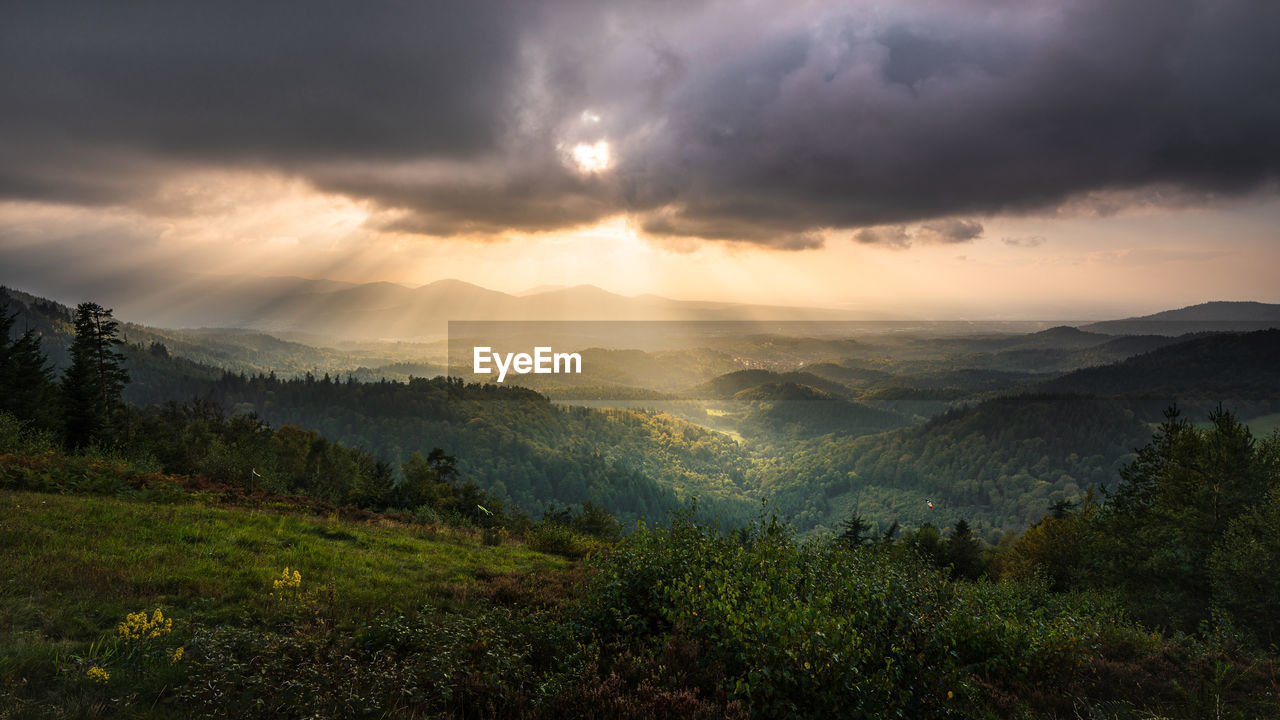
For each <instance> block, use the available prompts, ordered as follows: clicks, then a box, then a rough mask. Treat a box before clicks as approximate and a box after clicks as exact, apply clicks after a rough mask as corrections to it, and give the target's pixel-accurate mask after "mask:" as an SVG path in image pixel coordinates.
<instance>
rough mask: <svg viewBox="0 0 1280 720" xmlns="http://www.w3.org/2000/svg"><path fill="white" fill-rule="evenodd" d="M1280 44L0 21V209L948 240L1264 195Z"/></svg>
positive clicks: (538, 15) (1276, 20) (814, 16)
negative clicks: (255, 196) (1129, 198)
mask: <svg viewBox="0 0 1280 720" xmlns="http://www.w3.org/2000/svg"><path fill="white" fill-rule="evenodd" d="M1276 37H1280V4H1277V3H1274V2H1265V1H1263V0H1125V1H1123V2H1117V1H1116V0H1072V1H1068V0H1058V1H1053V2H1050V1H1048V0H1038V1H1037V0H947V1H945V2H944V1H943V0H915V1H911V2H901V3H891V4H876V5H872V4H867V3H817V2H814V3H804V2H800V3H775V2H688V3H651V2H639V1H638V0H637V1H636V2H616V3H600V2H587V1H586V0H581V1H573V0H564V1H557V0H551V1H549V2H545V3H528V2H518V1H516V0H509V1H508V2H438V3H390V2H372V3H338V2H332V3H330V2H325V3H321V2H306V3H259V2H255V3H233V2H220V3H174V2H168V1H166V2H152V3H125V4H120V3H102V2H89V1H87V0H86V1H83V2H66V3H35V2H32V3H26V2H15V3H6V4H5V5H4V8H3V10H0V66H3V67H4V68H5V70H4V72H3V73H0V106H3V107H4V108H5V111H4V112H3V113H0V196H2V197H3V198H5V199H25V200H38V201H48V202H61V203H72V204H88V205H124V206H130V207H135V208H148V207H150V208H153V209H155V211H156V212H160V211H165V210H164V208H162V207H161V205H162V203H159V201H158V200H157V198H158V197H159V196H160V195H161V194H162V193H161V188H163V187H164V185H165V183H166V181H167V180H169V179H171V178H173V177H177V176H181V175H183V174H189V173H192V172H201V171H219V170H237V171H238V170H250V171H268V172H271V173H280V174H283V175H286V176H292V177H297V178H301V179H303V180H305V181H306V182H308V183H310V184H311V185H313V186H314V187H316V188H318V189H319V190H322V191H324V192H327V193H336V194H341V195H345V196H347V197H350V198H352V199H354V200H357V201H363V202H368V203H371V204H372V205H373V206H374V207H376V208H377V209H378V212H376V213H373V214H372V215H371V217H372V218H376V220H371V221H370V222H371V223H375V224H376V228H380V229H383V230H388V231H396V232H409V233H421V234H425V235H437V236H447V235H468V236H472V235H473V236H484V235H500V234H503V233H506V232H508V231H525V232H527V231H539V230H557V229H564V228H568V227H573V226H580V225H585V224H590V223H593V222H596V221H599V220H601V219H603V218H607V217H612V216H616V215H618V214H625V215H627V216H629V217H630V218H631V219H632V221H633V223H632V225H633V226H634V227H636V228H638V229H639V230H640V231H641V232H643V233H644V234H646V235H648V236H650V237H653V238H656V239H667V240H669V241H672V242H681V241H685V240H688V239H694V240H697V239H707V240H725V241H745V242H750V243H758V244H763V245H769V246H774V247H778V248H792V249H799V248H810V247H814V246H817V245H820V244H822V242H823V241H824V239H825V238H827V237H831V236H833V235H836V236H839V235H845V236H848V237H851V238H854V239H856V240H857V241H859V242H864V243H880V244H884V245H888V246H897V247H904V246H907V245H911V244H913V243H924V242H933V243H938V242H958V241H965V240H971V239H973V238H975V237H978V236H979V235H980V234H981V232H982V225H981V223H980V222H979V221H977V220H972V219H964V218H983V217H990V216H995V215H1000V214H1010V213H1015V214H1016V213H1027V212H1041V211H1050V210H1053V209H1054V208H1058V207H1060V206H1063V205H1064V204H1069V203H1071V202H1073V201H1075V200H1078V199H1079V198H1081V197H1103V196H1105V197H1120V198H1123V197H1126V195H1125V193H1129V192H1132V191H1135V190H1139V191H1142V190H1144V189H1149V188H1163V189H1165V190H1166V191H1167V193H1168V196H1169V197H1177V198H1182V199H1185V198H1197V197H1221V196H1224V195H1235V194H1244V193H1248V192H1252V191H1255V190H1256V189H1257V188H1259V187H1261V186H1263V185H1265V184H1266V183H1267V182H1268V181H1269V180H1273V179H1274V178H1275V176H1276V174H1277V169H1278V168H1280V139H1278V138H1280V134H1277V132H1276V131H1275V128H1276V127H1278V126H1280V94H1278V93H1276V92H1275V89H1276V88H1277V87H1280V44H1277V43H1276V42H1275V41H1274V40H1275V38H1276ZM167 211H168V212H181V208H176V209H175V208H169V209H168V210H167ZM957 218H961V219H957Z"/></svg>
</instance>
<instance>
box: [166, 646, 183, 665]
mask: <svg viewBox="0 0 1280 720" xmlns="http://www.w3.org/2000/svg"><path fill="white" fill-rule="evenodd" d="M183 650H184V648H178V649H177V650H174V651H173V657H171V658H169V662H171V663H176V662H178V661H180V660H182V651H183Z"/></svg>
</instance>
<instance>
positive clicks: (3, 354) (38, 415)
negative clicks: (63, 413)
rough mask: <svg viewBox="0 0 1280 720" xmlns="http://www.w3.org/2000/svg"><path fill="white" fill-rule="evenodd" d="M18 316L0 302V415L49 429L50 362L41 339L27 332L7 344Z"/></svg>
mask: <svg viewBox="0 0 1280 720" xmlns="http://www.w3.org/2000/svg"><path fill="white" fill-rule="evenodd" d="M17 317H18V316H17V314H16V313H15V314H13V315H10V314H9V303H8V300H7V299H5V298H0V412H8V413H11V414H12V415H13V416H14V417H16V418H18V419H19V420H23V421H27V422H31V423H33V424H35V425H36V426H37V427H52V426H53V424H54V422H55V413H54V410H53V406H54V402H53V400H54V396H55V390H56V388H55V387H54V384H53V370H52V368H51V367H50V366H49V358H48V357H47V356H46V355H45V354H44V353H43V352H42V351H41V350H40V336H39V335H37V334H36V332H35V331H34V330H30V329H28V330H26V331H25V332H23V333H22V334H21V335H19V336H18V337H17V338H16V339H15V340H13V341H12V342H10V339H9V338H10V335H11V333H12V331H13V328H14V324H15V322H14V321H15V320H16V319H17Z"/></svg>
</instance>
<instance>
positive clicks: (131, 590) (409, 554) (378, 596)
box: [0, 491, 570, 659]
mask: <svg viewBox="0 0 1280 720" xmlns="http://www.w3.org/2000/svg"><path fill="white" fill-rule="evenodd" d="M0 547H2V548H4V551H3V552H0V577H3V578H4V580H3V581H0V635H2V636H6V637H9V638H15V637H16V636H17V635H18V634H19V633H21V634H23V635H25V636H27V639H28V640H30V639H32V635H33V634H34V636H35V637H36V638H40V639H41V641H43V642H51V643H57V642H62V641H71V642H73V643H74V642H80V641H85V640H89V639H92V638H93V637H95V636H97V634H99V633H101V632H103V631H110V630H111V629H113V628H114V627H115V624H116V623H117V622H119V621H120V620H121V619H123V617H124V616H125V614H127V613H129V612H133V611H136V610H139V609H142V608H154V607H157V606H159V607H163V608H165V609H166V612H168V613H169V614H171V615H173V616H174V617H177V618H180V619H182V620H188V619H199V620H202V621H206V622H217V621H229V620H233V619H240V620H244V619H248V620H250V622H252V616H253V615H254V614H256V613H259V612H261V613H267V612H269V610H270V604H271V603H270V599H269V597H268V593H269V592H270V588H271V581H272V580H273V579H274V578H275V577H278V576H279V574H280V571H281V570H282V569H283V568H284V567H285V566H288V567H290V568H294V569H297V570H299V571H300V572H301V573H302V577H303V582H304V584H305V586H307V587H310V588H323V593H324V594H325V595H326V596H328V603H327V604H328V605H329V608H328V610H329V612H330V613H331V614H330V617H331V618H332V619H333V620H335V621H337V622H339V623H343V622H355V621H358V620H359V619H360V618H361V617H363V616H365V615H367V614H368V613H370V612H374V611H377V610H380V609H393V608H400V609H405V610H411V609H415V608H419V607H422V606H423V605H451V604H456V603H457V602H459V601H462V602H465V601H466V600H467V599H468V598H469V597H474V596H477V595H480V596H483V595H486V594H492V589H493V585H494V584H495V582H497V583H501V582H502V581H507V582H510V580H511V579H512V578H513V577H519V576H528V575H548V574H555V573H559V572H563V571H566V570H568V569H569V568H570V563H569V562H568V561H567V560H564V559H561V558H558V557H555V556H550V555H545V554H542V553H537V552H534V551H532V550H529V549H526V548H525V547H524V546H523V545H520V544H515V543H511V542H507V543H504V544H502V545H499V546H486V545H484V544H482V543H481V541H480V538H479V536H477V535H474V534H470V533H466V532H462V531H453V530H433V529H430V528H423V527H414V526H405V525H398V524H392V523H389V522H387V523H384V524H380V525H379V524H370V523H352V522H339V521H336V520H327V519H324V518H311V517H300V516H296V515H289V514H281V513H278V512H272V511H261V510H258V511H255V510H239V509H225V508H218V507H207V506H203V505H191V504H184V505H157V504H150V503H141V502H131V501H125V500H118V499H114V498H104V497H77V496H61V495H49V494H39V493H26V492H10V491H0ZM246 614H247V615H248V616H249V617H248V618H246V617H245V616H246ZM4 644H7V641H0V659H2V658H3V656H4V655H5V654H7V649H5V648H3V645H4Z"/></svg>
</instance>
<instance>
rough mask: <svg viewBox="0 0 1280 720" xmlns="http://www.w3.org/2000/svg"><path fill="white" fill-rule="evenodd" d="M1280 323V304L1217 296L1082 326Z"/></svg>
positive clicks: (1169, 329) (1125, 328)
mask: <svg viewBox="0 0 1280 720" xmlns="http://www.w3.org/2000/svg"><path fill="white" fill-rule="evenodd" d="M1277 327H1280V304H1273V303H1260V302H1243V301H1240V302H1237V301H1222V300H1217V301H1213V302H1206V303H1200V304H1199V305H1190V306H1187V307H1184V308H1178V309H1176V310H1165V311H1162V312H1158V313H1154V314H1151V315H1143V316H1141V317H1133V318H1125V319H1123V320H1106V321H1103V322H1096V323H1091V324H1088V325H1082V326H1081V327H1080V328H1079V329H1080V330H1083V331H1085V332H1091V333H1104V334H1107V335H1185V334H1186V333H1191V332H1224V331H1226V332H1247V331H1250V330H1266V329H1268V328H1277Z"/></svg>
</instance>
